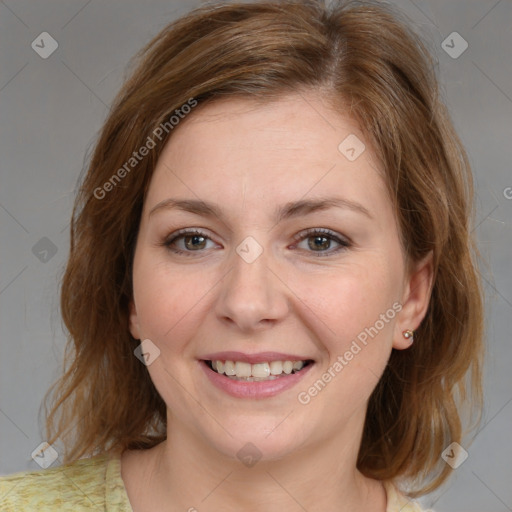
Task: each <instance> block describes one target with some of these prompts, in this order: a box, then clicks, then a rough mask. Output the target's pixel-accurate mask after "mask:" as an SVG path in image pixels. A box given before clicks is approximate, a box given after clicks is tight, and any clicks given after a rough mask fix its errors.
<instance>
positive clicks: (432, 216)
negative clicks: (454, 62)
mask: <svg viewBox="0 0 512 512" xmlns="http://www.w3.org/2000/svg"><path fill="white" fill-rule="evenodd" d="M471 220H472V179H471V173H470V169H469V165H468V163H467V159H466V156H465V153H464V149H463V148H462V146H461V144H460V142H459V140H458V138H457V136H456V134H455V132H454V129H453V127H452V124H451V122H450V120H449V117H448V115H447V113H446V110H445V108H444V107H443V105H442V102H441V101H440V99H439V97H438V94H437V87H436V79H435V75H434V73H433V70H432V63H431V60H430V57H429V55H428V52H427V51H426V50H425V48H424V47H423V45H422V43H421V42H420V41H419V40H418V39H417V37H416V36H415V35H413V34H412V33H411V32H410V31H409V30H408V29H407V27H406V24H404V22H402V21H400V19H399V17H398V16H397V15H396V14H395V13H392V12H390V11H389V10H388V9H385V8H384V7H381V6H380V5H378V4H371V3H365V4H361V3H360V2H358V3H352V2H343V3H340V4H334V5H332V6H331V7H330V8H326V7H324V6H323V5H322V4H321V3H318V2H309V1H302V2H279V3H261V2H260V3H245V4H228V5H213V6H204V7H202V8H199V9H197V10H195V11H193V12H192V13H190V14H188V15H187V16H185V17H183V18H181V19H179V20H178V21H176V22H174V23H172V24H171V25H169V26H168V27H167V28H165V29H164V30H163V31H162V32H161V33H160V34H159V35H158V36H157V37H156V38H155V39H154V40H153V41H152V42H151V43H150V44H149V45H148V46H147V47H146V48H145V49H144V50H143V51H142V52H141V54H140V63H139V65H138V67H137V69H136V70H135V71H134V72H133V74H132V76H131V78H130V79H129V80H128V81H127V82H126V84H125V85H124V87H123V89H122V90H121V92H120V93H119V95H118V97H117V99H116V101H115V103H114V106H113V108H112V110H111V113H110V115H109V117H108V119H107V121H106V123H105V126H104V128H103V130H102V133H101V136H100V138H99V141H98V143H97V146H96V149H95V152H94V154H93V157H92V160H91V162H90V165H89V169H88V173H87V175H86V176H85V179H84V180H83V183H82V185H81V189H80V192H79V195H78V197H77V200H76V204H75V209H74V212H73V221H72V226H71V249H70V256H69V261H68V266H67V269H66V273H65V275H64V279H63V283H62V297H61V308H62V314H63V319H64V321H65V324H66V326H67V328H68V330H69V339H70V349H71V350H70V352H68V355H67V364H68V366H67V370H66V373H65V375H64V376H63V377H62V379H61V380H60V381H59V382H57V385H56V386H55V388H54V389H53V390H52V391H53V394H52V399H53V402H52V404H51V410H50V411H49V414H48V421H47V430H48V443H49V445H53V444H54V443H55V442H56V441H57V439H60V440H62V441H63V443H64V448H63V449H64V450H65V452H64V462H65V464H66V465H64V466H61V467H56V468H52V469H47V470H44V471H39V472H32V473H27V472H24V473H19V474H17V475H11V476H9V477H6V478H3V479H1V481H0V482H1V483H0V503H2V510H4V509H6V510H11V509H12V510H31V509H32V508H34V507H35V508H37V509H38V510H44V509H45V507H46V510H62V509H66V508H68V509H69V510H81V509H94V508H97V509H105V510H134V511H135V512H146V511H154V510H171V511H174V510H189V511H193V510H199V511H217V510H221V509H222V510H235V509H236V510H240V509H242V510H249V511H262V510H265V511H295V510H297V511H298V510H308V511H315V510H337V511H348V510H365V511H369V512H384V511H388V512H391V511H393V512H395V511H399V510H401V511H417V510H420V507H419V505H418V504H417V503H415V502H413V501H411V499H410V498H412V497H416V496H420V495H421V494H425V493H427V492H430V491H432V490H433V489H436V488H437V487H439V486H440V485H441V484H442V483H443V482H444V481H445V480H446V479H447V477H448V476H449V473H450V471H451V466H450V465H449V464H447V463H446V462H445V460H444V459H445V458H446V457H444V458H443V456H442V454H443V452H444V451H445V449H447V448H449V449H450V450H451V452H450V453H452V454H453V453H454V455H453V456H455V455H457V453H456V452H457V450H458V449H459V447H460V444H459V443H462V442H463V439H462V424H461V420H460V417H461V411H462V407H464V406H465V405H468V404H469V405H477V406H478V405H479V404H480V401H481V391H480V369H481V356H482V299H481V288H480V283H479V281H478V279H477V274H476V266H475V262H474V256H473V254H474V247H473V241H472V239H471V236H470V230H471V227H470V225H471ZM466 391H472V395H471V396H469V395H467V394H466ZM464 400H465V401H464ZM470 400H471V401H470ZM453 443H456V444H453ZM454 451H455V452H454ZM81 457H85V458H82V459H80V458H81ZM79 459H80V460H79ZM406 496H407V497H406ZM31 507H32V508H31Z"/></svg>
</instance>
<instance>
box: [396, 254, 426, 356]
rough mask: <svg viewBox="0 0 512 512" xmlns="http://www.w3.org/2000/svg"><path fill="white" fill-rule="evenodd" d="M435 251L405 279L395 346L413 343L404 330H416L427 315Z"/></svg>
mask: <svg viewBox="0 0 512 512" xmlns="http://www.w3.org/2000/svg"><path fill="white" fill-rule="evenodd" d="M432 260H433V253H432V251H430V252H429V253H428V254H427V256H425V258H423V259H422V260H420V261H419V262H417V263H416V264H414V265H413V267H412V269H411V271H410V272H409V275H408V277H407V280H406V281H405V286H404V292H403V295H402V301H401V304H402V310H401V311H400V313H399V315H398V319H397V322H396V324H395V333H394V337H393V348H396V349H398V350H403V349H406V348H409V347H410V346H411V344H412V342H413V341H412V338H409V339H407V338H405V337H404V335H403V334H402V333H403V331H405V330H408V329H411V330H413V331H414V330H416V329H417V328H418V326H419V325H420V324H421V322H422V320H423V318H424V317H425V315H426V313H427V309H428V305H429V303H430V296H431V293H432V286H433V278H434V270H433V263H432Z"/></svg>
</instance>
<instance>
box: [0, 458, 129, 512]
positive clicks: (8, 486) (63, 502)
mask: <svg viewBox="0 0 512 512" xmlns="http://www.w3.org/2000/svg"><path fill="white" fill-rule="evenodd" d="M116 462H117V463H118V462H119V461H118V460H116V459H115V458H114V459H112V458H110V457H108V456H106V455H97V456H95V457H92V458H88V459H79V460H77V461H75V462H73V463H70V464H66V465H63V466H59V467H55V468H49V469H44V470H39V471H22V472H19V473H15V474H12V475H7V476H4V477H0V510H1V511H2V512H10V511H20V512H22V511H28V510H37V511H38V512H40V511H54V510H73V511H75V510H77V511H78V510H86V509H87V510H91V508H93V509H98V510H105V509H106V503H107V500H108V498H109V495H110V493H111V492H112V491H113V489H111V488H110V487H112V483H114V484H115V483H116V481H115V479H114V480H113V479H112V477H113V476H115V474H116V470H117V473H118V468H117V467H116V466H115V463H116ZM110 473H112V474H110ZM112 480H113V482H112ZM117 483H119V482H117ZM113 510H122V509H120V508H118V509H113Z"/></svg>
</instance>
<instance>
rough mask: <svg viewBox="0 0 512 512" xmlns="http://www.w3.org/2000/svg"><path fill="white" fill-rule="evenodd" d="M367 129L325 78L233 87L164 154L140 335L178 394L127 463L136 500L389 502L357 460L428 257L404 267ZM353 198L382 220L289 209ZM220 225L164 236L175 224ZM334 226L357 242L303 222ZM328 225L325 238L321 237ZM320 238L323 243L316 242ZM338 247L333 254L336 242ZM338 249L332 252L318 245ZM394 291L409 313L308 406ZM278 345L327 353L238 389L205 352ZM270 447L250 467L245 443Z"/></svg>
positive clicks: (425, 280)
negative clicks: (291, 382) (167, 204)
mask: <svg viewBox="0 0 512 512" xmlns="http://www.w3.org/2000/svg"><path fill="white" fill-rule="evenodd" d="M349 134H356V135H357V137H358V138H359V139H360V140H362V141H365V139H364V136H363V134H362V132H361V130H360V129H359V128H358V126H357V124H356V123H355V122H354V121H353V120H351V119H350V118H348V117H346V116H343V115H341V114H340V113H339V112H336V111H334V110H333V109H332V108H330V107H329V106H328V105H327V104H326V103H325V101H324V102H323V101H322V100H321V99H320V98H319V95H318V92H315V91H309V92H307V93H303V94H293V95H288V96H285V97H283V98H281V99H280V100H278V101H276V102H273V103H271V104H267V105H260V104H257V103H255V102H253V101H251V100H242V99H233V98H230V99H225V100H222V101H217V102H215V103H212V104H209V105H205V106H199V107H198V109H197V110H196V111H195V112H194V113H193V114H191V115H189V116H188V118H187V119H185V120H184V121H182V122H181V124H180V125H179V127H178V129H176V131H175V132H174V133H173V136H172V138H171V139H170V141H169V142H168V144H167V146H166V147H165V148H164V151H163V153H162V155H161V157H160V160H159V162H158V165H157V166H156V169H155V171H154V175H153V177H152V181H151V183H150V187H149V190H148V194H147V197H146V200H145V204H144V209H143V213H142V218H141V224H140V230H139V236H138V240H137V245H136V251H135V258H134V268H133V278H134V287H133V292H134V296H133V303H132V305H131V317H130V331H131V333H132V335H133V336H134V337H135V338H137V339H140V340H144V339H150V340H151V341H152V342H153V343H154V344H155V345H156V346H157V347H158V348H159V350H160V356H159V357H158V358H156V359H155V360H154V362H153V363H152V364H150V365H149V366H148V371H149V373H150V376H151V379H152V380H153V382H154V384H155V386H156V388H157V390H158V391H159V393H160V395H161V396H162V398H163V399H164V401H165V403H166V404H167V418H168V420H167V421H168V429H167V440H166V441H164V442H163V443H161V444H159V445H158V446H156V447H155V448H153V449H151V450H144V451H126V452H124V453H123V456H122V460H121V470H122V477H123V480H124V482H125V486H126V489H127V492H128V496H129V498H130V501H131V503H132V506H133V509H134V510H135V511H136V512H144V511H149V510H151V511H154V510H158V511H160V510H181V511H185V510H193V509H192V507H194V508H195V509H197V510H198V511H200V512H207V511H212V512H213V511H218V510H227V511H232V510H246V511H253V512H261V511H265V512H277V511H279V512H284V511H286V512H288V511H289V512H292V511H293V512H295V511H297V512H298V511H303V510H304V509H305V510H308V511H310V512H313V511H320V510H337V511H340V512H344V511H347V512H348V511H349V510H350V511H352V510H366V511H370V512H384V511H385V509H386V494H385V490H384V487H383V485H382V483H381V482H378V481H376V480H372V479H369V478H366V477H364V476H363V475H362V474H361V473H360V472H359V471H358V470H357V469H356V460H357V453H358V450H359V445H360V440H361V435H362V429H363V425H364V418H365V413H366V409H367V403H368V398H369V396H370V394H371V392H372V391H373V389H374V388H375V386H376V384H377V382H378V379H379V378H380V376H381V375H382V372H383V370H384V368H385V365H386V363H387V361H388V359H389V356H390V353H391V350H392V349H393V348H394V349H397V350H403V349H407V348H408V347H409V346H410V343H411V342H410V341H409V340H407V339H405V338H404V337H403V335H402V331H403V330H405V329H415V328H417V326H418V325H419V324H420V322H421V320H422V319H423V317H424V315H425V313H426V310H427V306H428V301H429V297H430V290H431V285H432V264H431V258H430V257H429V258H426V259H425V260H424V261H422V262H418V263H416V264H415V265H413V266H412V267H411V269H410V271H407V270H406V261H405V257H404V254H403V252H402V248H401V246H400V242H399V233H398V228H397V225H396V220H395V216H394V213H393V210H392V205H391V202H390V199H389V197H388V195H387V192H386V189H385V186H384V182H383V179H382V177H381V175H380V169H379V167H378V164H377V163H376V162H377V160H376V158H375V157H374V155H373V153H372V151H371V150H370V147H369V144H368V143H367V142H366V141H365V143H366V150H365V151H364V152H363V153H362V154H361V155H360V156H359V157H358V158H357V159H356V160H355V161H352V162H351V161H349V160H348V159H347V158H346V157H345V156H344V155H343V154H342V153H341V152H340V151H339V150H338V145H339V144H340V142H341V141H343V140H344V139H345V138H346V137H347V136H348V135H349ZM326 196H329V197H332V196H336V197H342V198H344V199H347V200H350V201H354V202H357V203H360V204H361V205H362V206H364V208H366V209H367V210H368V212H369V214H370V216H371V217H368V216H366V215H364V214H363V213H361V212H358V211H353V210H351V209H348V208H337V207H334V208H329V209H326V210H323V211H316V212H314V213H310V214H303V215H300V216H297V217H295V218H290V219H287V220H283V221H281V222H277V221H276V219H275V218H274V210H275V208H276V205H277V206H280V205H283V204H285V203H288V202H291V201H297V200H300V199H314V198H319V197H326ZM168 198H179V199H201V200H204V201H209V202H212V203H215V204H216V205H217V206H218V207H219V208H220V209H221V211H222V213H223V219H222V220H221V219H219V218H216V217H206V216H204V215H198V214H195V213H190V212H184V211H180V210H176V209H164V208H162V209H160V210H158V211H155V213H153V214H152V215H151V216H149V212H150V211H151V210H152V209H153V208H154V207H155V206H156V205H157V204H158V203H160V202H161V201H164V200H166V199H168ZM183 228H190V229H192V228H196V229H199V230H201V231H203V232H205V235H206V236H207V237H208V238H207V239H206V241H205V240H203V239H200V240H199V243H198V242H197V240H196V244H197V245H199V250H198V249H196V248H194V244H193V243H192V242H191V239H190V238H189V239H188V245H186V244H185V242H187V239H186V238H185V239H184V238H181V239H179V240H178V241H175V243H174V245H173V247H174V248H178V249H181V250H183V251H187V250H188V255H183V254H176V253H174V252H172V251H171V250H170V249H169V247H166V246H165V241H166V240H169V239H170V237H169V235H172V234H173V233H175V232H176V231H177V230H179V229H183ZM308 228H327V229H330V230H332V231H333V232H334V233H335V235H337V236H339V237H340V238H347V237H348V239H349V240H350V241H351V246H350V247H348V248H344V247H342V246H341V245H340V244H338V243H337V242H336V241H331V242H330V243H329V241H328V240H327V241H325V240H321V241H320V246H321V247H320V248H319V249H318V248H317V247H316V246H315V245H314V243H315V236H316V235H309V238H307V235H306V234H304V238H303V239H302V241H300V240H294V238H293V237H294V235H296V234H300V233H301V232H303V231H304V230H305V229H308ZM247 236H252V237H253V238H254V239H255V240H256V241H257V242H258V244H259V245H260V246H261V248H262V249H263V253H262V254H261V255H260V256H259V257H258V258H257V259H256V260H255V261H253V262H252V263H247V262H246V261H244V259H242V258H241V257H240V256H239V254H238V253H237V252H236V248H237V246H238V245H239V244H240V243H241V242H242V240H244V239H245V238H246V237H247ZM320 236H322V235H320ZM308 242H309V243H308ZM340 247H341V250H340V251H339V252H335V251H336V249H338V248H340ZM322 251H323V254H327V256H325V255H323V256H322V255H320V256H318V253H319V252H322ZM393 303H399V304H401V307H402V309H401V311H400V312H399V313H398V314H396V316H395V317H394V318H393V319H390V320H388V322H387V323H385V325H384V327H383V328H382V329H381V330H380V331H379V332H378V334H377V335H376V336H374V337H373V338H370V339H369V342H368V344H367V345H366V346H364V348H363V349H362V350H361V351H360V352H359V353H358V354H357V355H356V356H354V358H353V359H352V360H351V361H350V362H349V363H348V364H347V365H346V366H345V367H344V368H343V370H342V371H341V372H338V373H337V374H336V377H335V378H333V379H332V380H331V382H329V383H328V384H327V385H326V386H325V388H324V389H322V390H321V392H320V393H318V394H317V396H315V397H314V398H312V399H311V401H310V402H309V403H308V404H307V405H302V404H301V403H299V401H298V400H297V395H298V393H299V392H301V391H307V390H308V388H309V387H310V386H312V384H313V383H314V382H315V381H317V380H318V379H319V378H321V376H322V374H323V373H324V372H325V371H326V370H327V369H328V368H329V367H332V366H333V364H334V363H335V361H336V360H337V357H338V356H340V355H343V354H344V353H345V352H346V351H347V350H348V349H349V348H350V345H351V343H352V341H353V340H354V339H356V337H357V335H358V334H359V333H361V332H362V331H364V329H365V327H369V326H373V325H374V324H375V322H376V320H378V319H379V315H381V314H384V313H386V311H387V310H389V309H390V308H391V307H392V305H393ZM222 350H238V351H241V352H246V353H255V352H261V351H278V352H284V353H296V354H300V355H304V356H305V358H311V359H314V360H315V365H314V367H313V368H312V369H311V370H310V372H309V374H308V375H306V376H305V377H304V378H303V379H302V381H301V382H300V383H299V384H298V385H297V386H294V387H292V388H291V389H289V390H286V391H284V392H282V393H280V394H278V395H277V396H274V397H271V398H265V399H242V398H233V397H231V396H229V395H226V394H224V393H223V392H222V391H220V390H219V389H217V388H215V387H214V386H212V385H211V383H210V382H209V380H208V379H207V378H206V376H205V375H204V373H203V371H202V370H201V368H200V367H199V366H198V361H197V360H198V359H199V358H201V356H202V355H205V354H207V353H209V352H214V351H222ZM248 442H251V443H253V444H254V445H255V446H256V447H257V448H258V450H259V451H260V453H261V459H260V460H259V461H258V462H257V463H256V465H254V466H252V467H246V466H244V465H243V464H242V463H241V462H240V460H239V459H238V458H237V452H238V451H239V450H240V449H241V448H242V447H243V446H244V445H245V444H246V443H248Z"/></svg>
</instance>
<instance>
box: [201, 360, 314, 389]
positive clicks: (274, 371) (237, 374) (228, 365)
mask: <svg viewBox="0 0 512 512" xmlns="http://www.w3.org/2000/svg"><path fill="white" fill-rule="evenodd" d="M198 362H199V366H200V367H201V370H202V371H203V372H204V373H205V375H206V377H207V378H208V381H209V383H210V384H213V385H214V386H215V388H217V389H219V390H220V391H222V392H223V393H225V394H227V395H230V396H232V397H236V398H252V399H263V398H270V397H273V396H275V395H277V394H279V393H282V392H283V391H285V390H287V389H290V388H292V387H293V386H295V385H296V384H297V383H298V382H299V381H301V380H302V379H303V378H304V377H305V376H306V375H307V374H308V373H309V371H310V370H311V369H312V368H313V367H314V366H315V362H314V361H313V360H311V359H308V360H303V361H299V360H295V361H290V360H286V361H270V362H260V363H253V364H250V363H247V362H244V361H232V360H225V361H222V360H218V359H216V360H213V361H212V360H204V359H201V360H199V361H198ZM230 374H231V375H230Z"/></svg>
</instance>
